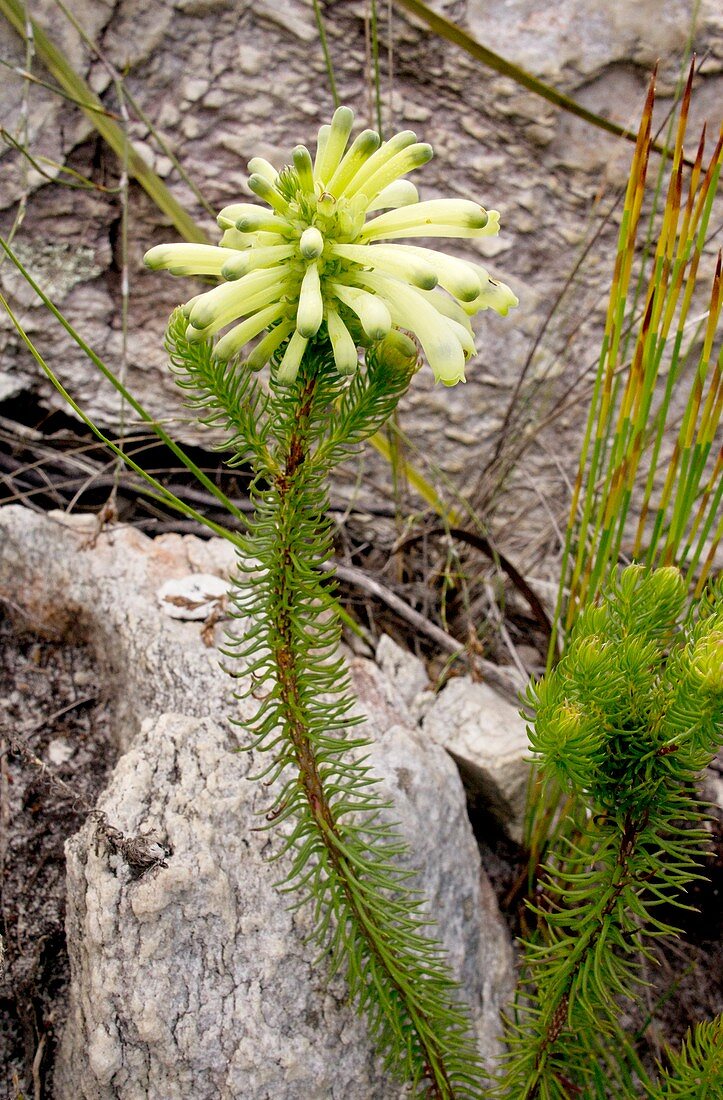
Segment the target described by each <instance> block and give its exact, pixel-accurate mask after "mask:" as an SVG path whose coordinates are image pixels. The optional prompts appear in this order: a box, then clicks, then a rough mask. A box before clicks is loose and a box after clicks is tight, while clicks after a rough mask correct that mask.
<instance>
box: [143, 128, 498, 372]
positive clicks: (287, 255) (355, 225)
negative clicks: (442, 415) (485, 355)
mask: <svg viewBox="0 0 723 1100" xmlns="http://www.w3.org/2000/svg"><path fill="white" fill-rule="evenodd" d="M353 120H354V115H353V112H352V111H351V110H350V109H349V108H348V107H339V108H338V109H337V110H336V111H335V113H334V117H333V119H332V121H331V124H330V125H326V126H322V127H321V129H320V130H319V137H318V143H317V152H316V157H315V159H314V161H313V163H312V160H311V155H310V153H309V151H308V149H307V148H306V147H305V146H303V145H297V147H296V148H295V149H294V151H293V153H292V160H293V163H292V164H291V165H288V166H287V167H285V168H282V170H281V171H280V172H277V171H276V169H275V168H274V167H273V166H272V165H271V164H270V163H269V162H268V161H267V160H264V159H263V158H261V157H254V158H253V159H252V160H251V161H250V162H249V169H250V172H251V174H250V176H249V179H248V186H249V188H250V190H251V191H252V192H253V193H254V194H256V195H258V197H259V198H260V199H261V200H262V201H263V202H264V203H266V207H267V208H264V207H263V206H259V205H258V204H254V203H248V202H242V203H235V204H233V205H231V206H226V207H224V209H223V210H222V211H221V213H220V214H219V216H218V223H219V225H220V227H221V228H222V229H223V236H222V238H221V243H220V245H219V246H214V245H203V244H163V245H157V246H156V247H155V248H152V249H150V251H149V252H147V253H146V255H145V262H146V264H147V265H148V266H149V267H151V268H167V269H168V270H170V271H171V273H172V274H174V275H214V276H216V277H217V278H219V279H221V280H222V281H221V283H220V284H219V286H217V287H215V288H214V289H213V290H208V291H206V292H204V293H203V294H199V295H197V296H196V297H194V298H192V299H191V300H190V301H189V302H187V303H186V305H185V306H184V307H183V312H184V314H185V316H186V318H187V320H188V328H187V333H186V335H187V339H188V340H189V341H191V342H194V341H202V340H207V339H209V338H210V337H212V336H214V335H215V334H216V333H218V332H219V331H220V330H221V329H224V328H226V326H228V325H231V324H233V327H232V328H230V329H229V330H228V331H227V332H226V333H225V335H224V336H222V337H221V339H220V340H219V341H218V343H217V344H216V346H215V349H214V354H215V356H216V357H217V358H219V359H221V360H228V359H230V358H231V357H233V356H235V355H237V354H239V353H242V351H243V349H244V348H245V346H246V345H247V344H248V343H249V342H250V341H251V340H253V339H254V338H256V337H258V336H260V335H261V334H262V333H263V332H264V330H267V329H268V332H266V334H265V335H264V336H263V338H262V339H261V340H260V341H259V342H258V343H257V345H256V346H255V348H254V349H253V350H252V351H251V352H250V353H249V354H247V356H246V359H245V362H246V364H247V365H248V366H249V367H250V368H251V369H260V368H261V367H263V366H264V364H265V363H266V362H267V361H268V359H269V358H270V356H272V355H273V354H274V353H275V352H276V351H277V349H279V348H281V347H282V345H284V343H285V342H286V346H285V350H284V352H283V355H282V357H281V361H280V364H279V367H278V374H277V377H278V381H279V382H281V383H282V384H289V383H291V382H293V381H294V379H295V378H296V376H297V373H298V370H299V365H300V363H301V359H302V357H303V355H304V352H305V350H306V348H307V346H308V344H309V341H310V340H312V339H313V338H314V337H316V336H318V334H319V333H320V330H322V326H325V334H326V335H327V336H328V340H329V342H330V343H331V347H332V349H333V355H334V362H335V365H336V369H337V370H338V371H339V373H340V374H343V375H348V374H353V373H354V372H355V371H356V369H357V364H358V359H357V345H358V344H359V343H362V344H365V343H374V342H377V341H380V340H382V339H383V338H384V337H385V336H387V335H388V334H389V332H390V331H391V329H392V328H393V327H394V328H397V329H402V330H406V331H407V332H410V333H412V334H413V335H414V336H416V338H417V339H418V341H419V343H420V344H421V346H422V349H423V351H424V354H425V356H426V358H427V360H428V362H429V365H430V366H431V368H432V370H433V371H434V376H435V378H436V379H437V381H441V382H444V383H445V384H446V385H454V384H455V383H457V382H460V381H462V382H463V381H464V380H465V376H464V367H465V361H466V359H467V358H468V357H469V356H470V355H472V354H473V353H474V351H475V347H474V339H473V334H472V328H471V325H470V317H472V316H473V315H474V314H475V313H477V312H478V311H479V310H486V309H494V310H496V312H497V313H500V314H502V315H505V314H506V313H507V312H508V310H509V309H510V308H511V307H513V306H516V305H517V303H518V300H517V298H516V296H515V295H514V294H513V292H512V291H511V290H510V288H509V287H508V286H506V285H505V284H504V283H501V282H498V281H497V280H495V279H493V278H491V276H490V275H489V274H488V272H487V271H486V270H485V268H484V267H481V266H480V265H479V264H473V263H470V262H469V261H466V260H459V259H454V258H452V257H450V256H446V255H445V254H444V253H442V252H438V251H436V250H433V249H428V248H419V247H416V246H414V245H407V244H402V245H398V244H394V245H390V244H388V243H383V242H389V241H397V240H400V239H404V238H417V237H467V238H469V237H472V238H476V237H489V236H493V235H495V234H497V233H498V232H499V214H498V212H497V211H496V210H490V211H487V210H485V209H483V207H481V206H479V205H478V204H477V203H475V202H472V201H470V200H466V199H432V200H430V201H427V202H420V201H419V196H418V193H417V189H416V187H415V186H414V184H412V183H411V182H410V181H409V180H406V179H403V178H402V177H403V176H404V175H405V174H406V173H407V172H411V171H412V170H413V169H415V168H419V167H420V166H421V165H423V164H426V162H427V161H428V160H429V159H430V158H431V156H432V148H431V146H430V145H427V144H425V143H423V142H418V141H417V139H416V135H415V134H414V133H413V132H412V131H411V130H403V131H402V132H401V133H399V134H395V135H394V137H392V138H391V139H390V140H389V141H385V142H382V141H381V139H380V137H379V134H377V133H376V132H375V131H374V130H364V131H363V132H362V133H361V134H359V136H358V137H357V138H356V139H355V140H354V141H353V142H352V144H351V145H350V146H349V148H348V149H347V144H348V141H349V137H350V134H351V128H352V123H353ZM379 211H385V212H384V213H378V212H379ZM369 214H373V215H375V216H374V217H372V218H371V219H370V220H367V215H369ZM241 318H243V320H240V319H241ZM234 322H240V323H234Z"/></svg>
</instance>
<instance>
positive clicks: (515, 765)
mask: <svg viewBox="0 0 723 1100" xmlns="http://www.w3.org/2000/svg"><path fill="white" fill-rule="evenodd" d="M422 730H423V732H424V733H425V734H426V735H427V736H428V737H429V738H431V740H433V741H435V742H436V743H437V744H438V745H442V746H444V748H446V749H447V750H448V752H450V753H451V754H452V756H453V757H454V758H455V760H456V761H458V763H459V765H460V767H461V769H462V770H463V773H464V776H465V780H466V781H467V783H468V784H469V785H470V786H471V788H472V789H473V790H475V791H476V792H477V793H479V794H481V795H482V796H483V798H484V801H485V804H486V806H487V808H488V809H489V810H490V812H492V813H493V814H494V815H495V816H496V817H497V818H498V819H499V821H500V823H501V824H503V825H504V826H505V828H506V829H507V830H508V831H509V833H510V835H511V836H512V837H513V839H515V840H520V838H521V835H522V834H521V830H522V821H523V815H524V810H525V790H526V787H527V778H528V775H529V764H528V756H529V751H530V750H529V744H528V740H527V726H526V723H525V721H524V720H523V719H522V718H521V717H520V714H519V711H518V710H517V708H515V707H514V706H512V705H511V704H510V703H508V702H506V701H505V700H504V699H502V698H500V696H499V695H498V694H497V692H495V691H493V690H492V688H491V687H489V686H488V685H487V684H478V683H475V682H474V681H472V680H471V679H470V678H469V677H468V676H459V677H456V678H455V679H452V680H450V681H449V683H448V684H447V685H446V686H445V687H444V688H443V689H442V691H440V693H439V695H438V696H437V697H436V699H435V701H434V704H433V705H432V706H431V707H429V708H428V709H427V711H426V713H425V716H424V719H423V721H422Z"/></svg>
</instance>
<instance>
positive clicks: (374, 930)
mask: <svg viewBox="0 0 723 1100" xmlns="http://www.w3.org/2000/svg"><path fill="white" fill-rule="evenodd" d="M315 391H316V378H315V376H314V375H310V376H309V378H308V379H307V380H306V382H305V384H304V387H303V390H302V391H301V395H300V400H299V404H298V407H297V410H296V427H295V429H294V430H293V431H292V433H291V435H290V437H289V442H288V447H287V449H286V455H285V459H284V461H283V463H282V469H281V471H280V473H279V474H278V476H277V478H276V489H277V492H278V523H277V532H278V535H277V537H278V551H277V552H278V556H279V558H281V559H282V560H283V562H284V568H283V569H282V570H281V572H280V582H281V583H280V587H279V589H278V590H277V607H278V613H277V618H276V628H277V632H278V633H277V639H278V640H277V642H276V644H275V645H274V647H273V657H274V663H275V666H276V678H277V683H278V686H279V694H280V700H281V702H282V706H283V711H284V713H285V714H286V715H288V716H289V720H288V724H287V733H288V735H289V737H290V739H291V741H292V744H293V755H294V758H295V763H296V767H297V769H298V778H299V783H300V784H301V786H302V787H303V791H304V795H305V798H306V802H307V804H308V807H309V811H310V813H311V816H312V818H313V820H314V822H315V824H316V827H317V829H318V833H319V836H320V838H321V839H322V841H323V844H324V846H325V848H326V852H327V856H328V860H329V864H330V866H331V868H333V871H334V872H335V874H336V876H337V877H338V880H339V882H340V883H341V885H342V889H343V892H344V896H345V900H346V905H347V910H348V916H349V917H350V918H351V920H352V921H353V922H354V924H355V926H356V929H357V932H358V934H359V935H360V936H361V937H362V938H363V939H364V940H365V941H366V946H367V949H368V951H369V953H370V954H372V955H373V956H374V957H375V959H376V961H377V963H378V964H379V965H380V966H382V967H384V968H385V969H386V970H387V976H388V981H389V985H390V986H391V987H392V988H393V990H394V991H395V994H396V995H397V997H398V998H399V1000H400V1001H401V1002H402V1004H403V1005H404V1008H405V1010H406V1013H407V1015H408V1018H409V1019H410V1021H411V1022H412V1024H413V1025H414V1026H415V1028H416V1030H417V1034H418V1039H419V1045H420V1048H421V1051H422V1052H423V1057H424V1061H425V1065H426V1067H427V1070H428V1077H429V1088H430V1091H429V1092H428V1095H429V1096H430V1097H433V1098H434V1100H453V1098H454V1097H455V1095H456V1094H455V1090H454V1086H453V1084H452V1082H451V1080H450V1078H449V1076H448V1073H447V1070H446V1068H445V1057H444V1051H443V1049H442V1048H441V1046H440V1044H439V1043H438V1042H435V1041H434V1039H433V1038H432V1037H431V1036H430V1025H429V1021H428V1020H427V1019H426V1017H425V1015H424V1013H423V1012H422V1011H421V1010H420V1006H419V1005H418V1004H416V1003H414V1001H413V999H411V998H410V997H409V990H408V989H407V988H405V985H404V983H400V982H399V980H398V976H397V974H396V972H395V971H396V969H397V968H396V967H395V966H393V965H390V962H391V960H390V958H389V957H388V955H387V953H386V951H384V950H383V949H382V947H381V945H383V943H384V941H385V940H386V939H387V938H388V937H387V931H386V929H385V928H384V926H383V921H382V920H380V916H379V914H378V913H377V912H374V911H372V909H371V908H370V907H369V906H368V905H366V904H365V902H364V895H363V892H362V891H360V889H359V886H360V885H361V882H362V879H363V877H364V874H363V868H360V867H359V865H358V863H357V861H354V863H352V861H351V860H350V859H349V857H348V855H346V854H345V850H344V849H345V841H344V838H343V835H342V831H341V830H340V828H339V827H338V825H337V821H336V818H335V814H334V811H333V808H332V806H331V804H330V801H329V798H328V797H327V793H326V790H325V786H324V782H323V780H322V777H321V774H320V770H319V763H318V760H317V755H316V752H315V747H314V744H313V740H312V737H311V736H310V732H309V723H308V721H307V720H306V715H305V704H304V699H303V692H301V691H300V689H299V682H300V679H301V677H302V675H303V670H302V669H300V668H299V666H298V659H297V651H298V646H297V644H296V641H297V639H296V637H295V634H296V630H297V629H298V628H297V626H296V623H295V615H294V610H295V602H296V597H297V593H298V592H299V591H300V589H302V588H303V584H302V583H300V582H301V581H302V578H300V577H299V576H298V575H297V574H296V569H295V563H294V554H293V552H292V547H291V545H290V541H291V540H290V539H289V537H288V535H289V533H290V530H291V526H292V524H293V522H294V514H295V509H294V505H293V501H292V495H293V488H294V483H295V479H296V477H297V475H298V473H299V470H300V468H301V467H302V466H303V464H304V463H305V462H306V461H307V459H308V457H309V447H308V439H307V429H308V424H309V418H310V415H311V411H312V406H313V402H314V397H315ZM318 519H319V522H320V523H322V522H323V517H322V516H319V517H318Z"/></svg>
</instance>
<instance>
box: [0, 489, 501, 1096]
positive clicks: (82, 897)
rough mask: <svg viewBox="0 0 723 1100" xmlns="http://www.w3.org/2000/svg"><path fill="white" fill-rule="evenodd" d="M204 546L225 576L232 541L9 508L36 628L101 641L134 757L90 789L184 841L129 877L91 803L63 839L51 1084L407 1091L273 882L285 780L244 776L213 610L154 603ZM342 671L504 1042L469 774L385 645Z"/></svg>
mask: <svg viewBox="0 0 723 1100" xmlns="http://www.w3.org/2000/svg"><path fill="white" fill-rule="evenodd" d="M93 539H95V543H94V544H93V541H92V540H93ZM191 561H193V562H194V565H195V568H196V569H197V570H198V571H199V572H209V573H215V574H216V575H219V574H220V573H223V572H224V569H223V566H226V567H227V566H228V563H229V553H228V549H226V548H222V547H221V546H220V545H219V544H218V542H211V543H203V542H202V541H201V540H199V539H195V538H191V537H180V536H173V537H161V538H159V539H156V540H155V541H151V540H149V539H148V538H146V537H145V536H143V535H140V534H139V533H138V532H137V531H134V530H132V529H130V528H117V529H106V530H103V531H100V532H98V531H97V529H96V528H95V524H94V520H93V519H92V517H91V520H90V522H88V518H87V517H81V518H80V519H78V518H71V519H70V521H69V520H68V517H65V516H60V515H59V514H55V515H53V516H43V515H39V514H36V513H33V512H30V511H28V510H26V509H23V508H20V507H17V506H11V507H7V508H4V509H1V510H0V596H3V597H7V598H8V599H9V606H10V609H11V613H12V615H13V616H14V617H16V618H17V621H18V623H19V624H20V625H23V626H24V627H25V628H26V629H27V628H32V629H33V630H36V631H41V630H45V631H46V632H47V633H51V634H53V635H54V636H56V637H63V636H75V637H79V638H82V639H83V640H85V641H87V642H89V643H90V644H91V645H92V646H93V648H94V650H95V652H96V655H97V658H98V662H99V665H100V667H101V668H102V669H103V670H104V672H105V677H104V678H105V683H106V687H107V690H108V692H109V693H110V694H112V695H113V696H114V697H115V712H116V716H117V720H116V726H117V728H116V737H117V742H118V745H119V746H120V748H121V749H122V750H123V755H122V756H121V757H120V760H119V762H118V765H117V767H116V770H115V772H114V774H113V777H112V779H111V782H110V784H109V786H108V789H107V790H106V792H105V794H104V795H103V796H102V798H101V800H100V802H99V806H100V807H101V808H102V810H103V811H104V812H105V813H106V815H107V821H108V822H109V823H110V824H112V826H113V827H114V828H116V829H119V830H121V831H122V832H123V833H124V834H125V836H126V837H132V836H134V835H138V834H139V835H140V836H141V837H144V838H146V845H147V846H148V845H151V846H152V845H155V844H157V845H159V847H158V849H157V850H158V851H159V852H160V853H161V854H162V853H163V851H164V850H168V849H172V853H171V854H170V855H169V857H168V859H167V863H168V867H167V868H163V867H156V868H154V869H152V870H149V871H147V872H146V873H145V874H144V875H142V876H141V877H134V876H133V874H132V873H131V870H130V869H129V867H128V866H127V865H126V863H125V862H124V861H123V859H122V858H121V856H120V855H119V854H118V853H117V851H116V850H114V849H113V850H109V847H108V845H107V844H105V843H103V842H100V843H99V842H98V841H97V840H96V838H95V836H94V830H95V826H94V824H93V823H92V822H89V823H88V824H87V825H86V826H85V827H84V828H83V829H82V830H81V832H80V833H79V834H77V835H76V836H75V837H74V838H72V840H71V841H69V842H68V845H67V860H68V901H67V913H68V917H67V933H68V946H69V952H70V956H71V962H72V982H71V990H70V1005H69V1009H68V1014H67V1026H66V1030H65V1034H64V1037H63V1041H62V1044H61V1049H60V1052H59V1056H58V1060H57V1063H56V1069H55V1097H56V1100H111V1098H112V1100H140V1098H141V1097H146V1096H148V1097H154V1098H155V1097H158V1098H161V1097H163V1100H166V1098H168V1100H174V1098H178V1100H185V1098H186V1097H189V1096H198V1097H199V1098H204V1097H209V1098H210V1097H214V1098H215V1097H220V1098H228V1100H231V1098H236V1097H240V1096H243V1097H244V1100H267V1097H270V1096H274V1097H275V1100H298V1098H299V1097H301V1096H309V1097H313V1096H319V1097H322V1096H323V1097H331V1098H334V1097H337V1098H339V1100H342V1098H343V1100H392V1098H395V1100H396V1098H397V1097H401V1096H402V1095H406V1093H405V1091H404V1089H403V1087H402V1086H401V1085H399V1084H397V1083H396V1082H393V1081H391V1080H390V1079H389V1078H388V1077H387V1076H386V1075H385V1074H384V1073H383V1072H382V1070H381V1068H380V1065H379V1062H378V1060H377V1059H376V1057H375V1054H374V1051H373V1048H372V1046H371V1044H370V1043H369V1040H368V1036H367V1034H366V1030H365V1025H364V1023H363V1022H362V1021H361V1020H360V1019H358V1018H357V1017H356V1015H355V1013H354V1011H353V1008H352V1007H351V1006H350V1005H349V1004H348V1003H347V1000H346V993H345V986H344V982H343V979H342V978H341V977H340V976H337V977H335V978H334V979H332V980H330V979H329V978H328V975H327V974H326V971H325V968H324V966H323V964H321V965H315V964H314V959H315V955H316V949H315V948H313V947H312V946H310V945H309V944H308V943H306V942H305V938H306V936H307V935H308V932H309V929H310V924H309V920H310V915H309V913H308V912H307V911H306V910H301V911H299V912H291V911H290V910H289V909H288V908H287V905H288V898H287V897H286V896H285V895H282V894H280V893H279V892H278V891H277V889H276V888H275V885H274V884H275V882H276V881H277V880H278V879H279V878H280V877H281V876H282V875H283V869H282V866H281V865H280V864H275V863H270V862H269V860H268V856H269V855H270V854H271V852H272V851H273V850H274V848H275V846H276V845H275V844H274V842H273V839H272V837H271V836H270V835H269V834H268V833H267V832H266V831H259V828H258V827H259V814H260V813H263V812H264V811H265V810H266V809H267V808H268V807H269V805H270V804H271V803H272V801H273V794H274V792H273V791H269V790H268V789H266V788H264V786H263V785H261V784H258V783H250V782H248V777H249V775H250V774H252V773H253V772H255V771H258V770H259V764H260V761H259V760H258V758H257V759H254V754H253V753H251V752H249V751H236V750H237V747H238V740H237V737H236V736H235V734H234V732H233V730H232V727H231V725H230V723H229V721H228V717H229V715H231V714H233V716H234V717H235V718H236V719H237V720H238V721H239V722H240V723H241V726H243V724H244V723H245V722H248V720H249V719H250V717H251V714H252V712H253V708H254V704H253V701H252V700H249V699H246V700H243V701H241V702H233V701H232V700H231V698H230V694H231V687H232V685H233V681H232V680H231V679H230V678H229V677H228V676H227V675H226V674H225V673H223V672H222V671H221V670H220V668H219V666H218V661H217V657H216V656H215V654H214V653H213V652H212V651H210V650H209V649H208V647H207V646H206V645H205V644H204V639H203V630H204V624H202V623H199V622H193V621H182V620H176V619H172V618H169V617H167V616H166V615H164V614H163V613H162V611H161V610H160V608H159V607H158V604H157V600H156V593H157V591H158V588H159V587H160V584H161V583H162V580H164V579H165V580H167V579H170V578H179V577H183V576H188V575H189V574H191V573H192V570H191V566H190V563H191ZM214 563H216V567H214ZM215 629H216V631H217V632H218V631H220V630H221V629H222V626H221V625H217V626H216V627H215ZM383 648H385V649H386V650H387V653H388V654H389V649H390V647H388V646H385V647H383ZM395 660H396V663H397V667H398V666H399V658H398V657H396V658H395ZM350 671H351V675H352V679H353V683H354V686H355V689H356V691H357V694H358V696H359V698H360V706H361V708H362V710H363V711H364V713H365V714H366V715H367V717H368V726H367V730H368V733H369V734H370V736H371V737H372V738H373V741H374V745H373V747H372V750H371V763H372V765H373V767H374V769H375V771H376V772H377V774H378V775H379V776H380V778H381V779H382V782H383V785H384V786H383V790H384V791H385V792H386V793H388V794H389V796H390V797H391V798H392V799H393V801H394V810H393V817H394V820H397V821H399V822H400V829H401V831H402V833H403V834H404V836H405V837H406V838H407V840H408V843H409V846H410V852H409V856H408V860H409V864H410V866H413V867H415V868H417V869H418V870H419V872H420V876H421V881H422V882H423V884H424V890H425V894H426V896H427V898H428V899H429V905H430V911H431V912H432V913H433V914H434V915H435V917H436V920H437V922H438V925H439V932H440V936H441V938H442V940H443V942H444V945H445V948H446V950H447V952H448V955H449V958H450V962H451V965H452V968H453V970H454V972H455V974H456V975H457V976H458V977H459V979H460V981H461V983H462V988H463V991H464V995H465V997H466V998H467V1000H468V1001H469V1003H470V1005H471V1007H472V1014H473V1019H474V1024H475V1028H476V1031H477V1033H478V1036H479V1040H480V1046H481V1049H482V1050H483V1052H484V1053H485V1055H486V1056H488V1057H492V1056H494V1055H495V1053H496V1051H497V1044H498V1036H499V1022H498V1012H499V1009H500V1007H501V1006H502V1005H503V1004H504V1002H505V1001H506V999H507V997H508V996H509V994H510V992H511V982H512V972H511V971H512V966H511V947H510V941H509V936H508V933H507V931H506V929H505V927H504V925H503V923H502V921H501V918H500V916H499V912H498V910H497V906H496V901H495V899H494V895H493V894H492V891H491V887H490V885H489V882H488V881H487V879H486V877H485V876H484V874H483V873H482V870H481V867H480V864H479V853H478V850H477V846H476V844H475V841H474V838H473V836H472V833H471V829H470V827H469V822H468V819H467V816H466V810H465V801H464V794H463V791H462V788H461V784H460V780H459V777H458V774H457V772H456V769H455V767H454V764H453V763H452V761H451V759H450V758H449V756H448V755H447V754H446V753H444V752H443V751H441V750H440V748H439V747H438V746H436V745H434V744H433V743H432V742H431V741H430V740H429V738H428V737H427V736H426V735H425V733H424V732H423V731H420V729H419V728H418V727H417V725H416V723H415V722H414V720H413V719H412V717H411V716H410V714H409V712H408V710H407V707H406V706H405V703H404V700H403V699H402V697H401V695H400V692H399V691H398V690H397V688H396V686H395V684H394V683H393V682H390V681H389V680H388V679H387V677H386V676H385V675H384V673H383V672H382V671H381V670H380V669H379V668H378V667H377V666H376V665H374V664H373V663H372V662H370V661H368V660H363V659H360V658H352V659H351V661H350ZM409 682H410V683H414V677H413V676H412V677H411V678H410V681H409ZM419 682H420V683H421V680H420V681H419ZM235 686H236V687H243V682H242V683H241V684H239V683H238V681H237V682H236V684H235ZM262 820H263V819H262ZM277 844H278V841H277ZM160 846H162V847H160Z"/></svg>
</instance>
